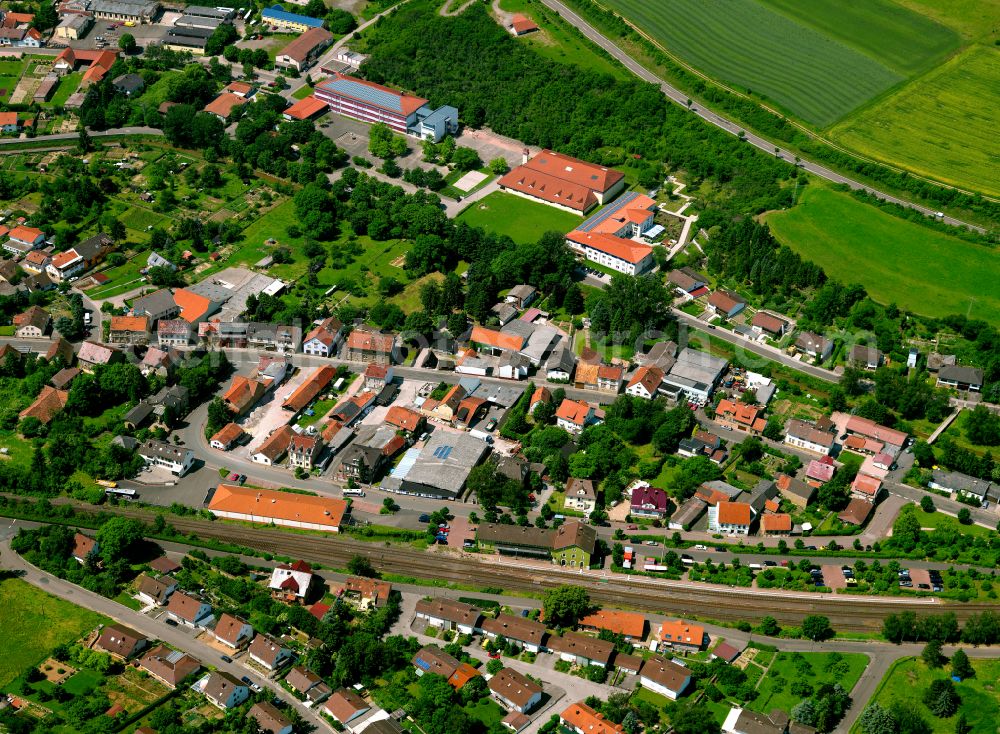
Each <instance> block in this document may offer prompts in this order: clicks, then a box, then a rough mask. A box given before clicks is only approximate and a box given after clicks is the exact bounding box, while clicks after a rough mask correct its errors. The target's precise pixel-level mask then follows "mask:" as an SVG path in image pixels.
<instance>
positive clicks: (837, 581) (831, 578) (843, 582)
mask: <svg viewBox="0 0 1000 734" xmlns="http://www.w3.org/2000/svg"><path fill="white" fill-rule="evenodd" d="M820 570H821V571H822V572H823V585H824V586H827V587H829V588H831V589H833V590H834V591H837V590H838V589H846V588H847V579H845V578H844V572H843V570H842V569H841V567H840V564H839V563H838V564H831V563H827V564H823V565H822V566H820Z"/></svg>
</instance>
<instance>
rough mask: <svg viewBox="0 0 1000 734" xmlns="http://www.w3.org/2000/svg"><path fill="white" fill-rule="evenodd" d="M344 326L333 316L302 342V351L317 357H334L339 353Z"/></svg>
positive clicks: (316, 327)
mask: <svg viewBox="0 0 1000 734" xmlns="http://www.w3.org/2000/svg"><path fill="white" fill-rule="evenodd" d="M343 330H344V325H343V324H342V323H340V320H339V319H337V318H334V317H333V316H331V317H330V318H327V319H324V320H323V321H321V322H320V323H319V324H317V325H316V326H315V327H313V329H312V331H310V332H309V333H308V334H306V336H305V338H304V339H303V340H302V351H303V352H304V353H305V354H312V355H315V356H317V357H332V356H333V355H334V354H336V352H337V346H338V342H339V341H340V336H341V334H342V333H343Z"/></svg>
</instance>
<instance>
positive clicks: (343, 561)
mask: <svg viewBox="0 0 1000 734" xmlns="http://www.w3.org/2000/svg"><path fill="white" fill-rule="evenodd" d="M115 511H116V512H120V513H121V514H124V515H127V516H130V517H135V518H136V519H140V520H143V521H147V522H148V521H149V520H150V519H151V518H150V513H149V512H147V511H140V510H133V509H130V508H116V510H115ZM170 523H171V524H172V525H173V526H174V527H175V528H177V530H179V531H181V532H183V533H187V534H192V535H196V536H198V537H199V538H203V539H206V540H218V541H223V542H228V543H233V544H235V545H240V546H245V547H247V548H251V549H253V550H254V551H256V552H259V553H270V554H273V555H277V556H286V557H293V558H303V559H306V560H309V561H311V562H314V563H319V564H322V565H324V566H328V567H332V568H344V567H345V566H346V565H347V562H348V561H349V560H350V559H351V558H352V557H354V556H356V555H361V556H365V557H367V558H368V559H369V560H370V561H371V562H372V564H373V565H374V566H375V567H376V568H378V569H380V570H382V571H385V572H389V573H394V574H399V575H403V576H411V577H414V578H417V579H437V580H441V581H446V582H450V583H456V584H463V585H467V586H471V587H473V588H475V587H479V588H489V587H494V588H497V587H500V588H503V589H505V590H509V591H512V592H521V593H525V592H527V593H544V592H545V591H546V590H548V589H550V588H554V587H556V586H559V585H562V584H575V585H578V586H582V587H584V588H586V589H587V590H588V592H589V593H590V596H591V598H592V599H593V600H594V601H595V602H598V603H600V604H606V605H609V606H615V607H620V608H627V609H635V610H639V611H645V612H655V613H659V614H677V615H681V616H692V617H702V618H708V619H717V620H723V621H740V620H747V621H754V620H759V619H760V618H762V617H764V616H766V615H770V616H773V617H774V618H775V619H777V620H778V621H779V622H780V623H782V624H786V625H788V624H799V623H801V621H802V618H803V617H805V616H807V615H809V614H822V615H825V616H826V617H828V618H829V619H830V622H831V624H832V625H833V626H834V627H835V628H836V629H840V630H845V631H857V632H871V631H874V630H878V629H879V628H880V627H881V625H882V620H883V619H884V618H885V617H886V616H887V615H889V614H892V613H898V612H900V611H902V610H910V611H915V612H918V613H940V612H943V611H953V612H954V613H955V614H956V616H957V617H958V619H959V620H964V619H967V618H968V617H969V616H971V615H973V614H977V613H979V612H982V611H985V610H987V609H989V610H993V611H995V610H996V608H997V607H996V605H992V604H986V603H975V602H973V603H968V604H946V603H942V602H941V601H940V600H938V599H929V598H906V597H899V598H889V597H867V596H853V595H839V594H819V593H815V594H814V593H807V592H786V593H781V594H772V593H767V592H764V591H759V590H751V589H745V588H725V587H720V586H713V585H701V584H697V583H694V582H683V581H670V580H665V579H652V578H647V577H628V576H609V575H601V576H598V575H597V573H595V572H589V573H586V574H583V573H580V572H579V571H576V570H570V569H566V568H560V567H557V566H544V567H543V566H532V565H528V564H525V563H523V562H518V561H515V560H512V559H501V560H499V561H498V560H497V559H496V558H495V557H490V558H489V559H481V558H476V557H469V556H457V555H456V556H453V555H450V554H449V555H445V554H443V553H441V554H432V553H428V552H426V551H421V550H417V549H414V548H409V547H406V546H400V545H389V544H388V543H385V542H381V541H378V542H366V541H360V540H355V539H353V538H349V537H345V536H331V537H320V536H313V535H297V534H294V533H289V532H286V531H283V530H276V529H270V528H249V527H243V526H237V525H230V524H224V523H221V522H210V521H205V520H197V519H191V518H183V517H173V518H171V519H170ZM429 592H430V589H429Z"/></svg>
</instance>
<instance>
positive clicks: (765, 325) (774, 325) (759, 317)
mask: <svg viewBox="0 0 1000 734" xmlns="http://www.w3.org/2000/svg"><path fill="white" fill-rule="evenodd" d="M750 325H751V326H759V327H760V328H762V329H763V330H764V331H769V332H771V333H772V334H777V333H778V332H780V331H781V330H782V329H784V328H785V327H786V326H788V324H787V323H785V322H784V321H782V320H781V319H779V318H778V317H777V316H772V315H771V314H769V313H764V312H763V311H758V312H757V313H755V314H754V315H753V319H752V320H751V321H750Z"/></svg>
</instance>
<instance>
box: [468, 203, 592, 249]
mask: <svg viewBox="0 0 1000 734" xmlns="http://www.w3.org/2000/svg"><path fill="white" fill-rule="evenodd" d="M458 219H459V220H460V221H463V222H465V223H466V224H468V225H469V226H470V227H482V228H483V229H485V230H487V231H489V232H495V233H497V234H505V235H507V236H508V237H510V238H511V239H512V240H514V241H515V242H537V241H538V238H539V237H541V236H542V235H543V234H544V233H545V232H548V231H550V230H554V231H556V232H569V231H570V230H571V229H573V228H574V227H576V226H577V225H578V224H580V223H581V222H582V221H583V218H582V217H580V216H579V215H577V214H572V213H570V212H567V211H563V210H562V209H556V208H555V207H554V206H549V205H547V204H539V203H537V202H534V201H529V200H528V199H525V198H523V197H520V196H515V195H514V194H507V193H504V192H502V191H494V192H493V193H492V194H489V195H488V196H484V197H483V198H482V199H480V200H479V201H476V202H474V203H472V204H470V205H469V207H468V208H467V209H465V210H463V211H462V213H461V214H459V215H458Z"/></svg>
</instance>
